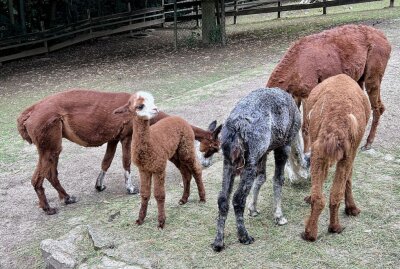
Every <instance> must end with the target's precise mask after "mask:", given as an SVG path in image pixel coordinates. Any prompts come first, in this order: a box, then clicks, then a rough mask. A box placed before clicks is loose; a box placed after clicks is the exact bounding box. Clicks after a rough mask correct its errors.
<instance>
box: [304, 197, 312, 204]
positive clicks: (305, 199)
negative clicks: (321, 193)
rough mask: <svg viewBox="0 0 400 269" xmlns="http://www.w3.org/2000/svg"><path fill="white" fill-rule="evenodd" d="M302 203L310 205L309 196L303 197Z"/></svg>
mask: <svg viewBox="0 0 400 269" xmlns="http://www.w3.org/2000/svg"><path fill="white" fill-rule="evenodd" d="M304 202H306V203H307V204H309V205H311V196H306V197H304Z"/></svg>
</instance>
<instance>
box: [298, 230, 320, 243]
mask: <svg viewBox="0 0 400 269" xmlns="http://www.w3.org/2000/svg"><path fill="white" fill-rule="evenodd" d="M301 238H303V239H304V240H306V241H310V242H314V241H315V240H316V239H317V237H316V236H311V235H310V233H308V232H302V233H301Z"/></svg>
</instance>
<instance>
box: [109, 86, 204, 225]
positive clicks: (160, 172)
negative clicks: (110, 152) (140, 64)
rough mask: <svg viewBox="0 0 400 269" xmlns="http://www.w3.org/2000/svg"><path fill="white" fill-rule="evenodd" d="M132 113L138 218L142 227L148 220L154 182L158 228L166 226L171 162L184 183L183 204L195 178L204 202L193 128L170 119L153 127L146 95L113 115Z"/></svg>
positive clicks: (135, 96) (154, 112)
mask: <svg viewBox="0 0 400 269" xmlns="http://www.w3.org/2000/svg"><path fill="white" fill-rule="evenodd" d="M125 112H130V114H131V115H133V121H132V122H133V134H132V145H131V153H132V161H133V163H134V164H136V165H137V167H138V168H139V173H140V196H141V199H142V203H141V207H140V212H139V218H138V220H137V221H136V223H137V224H138V225H141V224H142V223H143V221H144V219H145V217H146V213H147V204H148V202H149V199H150V192H151V190H150V189H151V181H152V178H153V179H154V197H155V198H156V201H157V206H158V227H159V228H163V227H164V224H165V209H164V202H165V188H164V184H165V169H166V166H167V161H168V160H170V161H172V162H173V163H174V164H175V165H176V167H177V168H178V169H179V170H180V172H181V174H182V179H183V195H182V198H181V199H180V201H179V203H180V204H185V203H186V202H187V200H188V198H189V193H190V180H191V178H192V175H193V176H194V179H195V181H196V184H197V188H198V191H199V196H200V201H201V202H205V201H206V196H205V190H204V185H203V181H202V178H201V167H200V165H199V164H198V163H197V159H196V152H195V148H194V133H193V130H192V128H191V127H190V125H189V124H188V123H187V122H186V121H185V120H183V119H181V118H179V117H168V118H165V119H163V120H161V121H159V122H157V123H156V124H154V125H152V126H151V127H150V119H152V118H153V117H154V116H155V115H157V113H158V110H157V107H156V106H155V105H154V98H153V96H152V95H151V94H149V93H146V92H137V93H135V94H133V95H132V97H131V98H130V99H129V102H128V103H127V104H126V105H125V106H122V107H120V108H118V109H116V110H115V111H114V113H125Z"/></svg>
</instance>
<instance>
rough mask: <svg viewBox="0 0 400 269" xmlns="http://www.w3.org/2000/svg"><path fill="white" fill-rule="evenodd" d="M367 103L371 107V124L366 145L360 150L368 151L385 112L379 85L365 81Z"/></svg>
mask: <svg viewBox="0 0 400 269" xmlns="http://www.w3.org/2000/svg"><path fill="white" fill-rule="evenodd" d="M365 85H366V89H367V93H368V97H369V101H370V103H371V107H372V124H371V130H370V131H369V135H368V137H367V142H366V144H365V145H364V146H363V147H362V148H361V149H362V150H368V149H370V148H371V145H372V142H373V141H374V139H375V135H376V130H377V128H378V124H379V119H380V117H381V115H382V114H383V112H384V111H385V106H384V105H383V103H382V101H381V97H380V83H379V82H370V81H366V83H365Z"/></svg>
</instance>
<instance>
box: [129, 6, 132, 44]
mask: <svg viewBox="0 0 400 269" xmlns="http://www.w3.org/2000/svg"><path fill="white" fill-rule="evenodd" d="M128 12H129V25H131V24H132V20H131V19H132V18H131V14H130V13H131V12H132V9H131V2H128ZM129 36H130V37H132V30H129Z"/></svg>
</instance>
